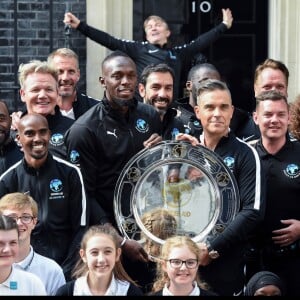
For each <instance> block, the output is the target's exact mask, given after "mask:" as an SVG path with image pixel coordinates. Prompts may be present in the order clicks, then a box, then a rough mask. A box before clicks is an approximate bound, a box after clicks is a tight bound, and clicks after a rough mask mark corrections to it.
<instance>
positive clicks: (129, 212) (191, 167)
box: [114, 141, 239, 244]
mask: <svg viewBox="0 0 300 300" xmlns="http://www.w3.org/2000/svg"><path fill="white" fill-rule="evenodd" d="M238 210H239V194H238V189H237V184H236V181H235V178H234V176H233V175H232V173H231V171H230V169H229V168H228V167H227V166H226V165H225V163H224V162H223V161H222V159H221V158H220V157H219V156H218V155H217V154H216V153H214V152H213V151H211V150H209V149H207V148H205V147H203V146H197V147H195V146H192V145H191V144H190V143H188V142H175V141H164V142H161V143H159V144H157V145H156V146H154V147H152V148H149V149H143V150H142V151H140V152H139V153H137V154H136V155H135V156H134V157H133V158H132V159H131V160H130V161H129V162H128V163H127V164H126V166H125V167H124V169H123V171H122V173H121V174H120V176H119V179H118V182H117V185H116V188H115V193H114V213H115V218H116V221H117V224H118V227H119V229H120V231H121V232H122V234H123V235H124V236H125V237H127V238H130V239H135V240H137V241H139V242H141V243H143V242H144V240H145V238H148V239H150V240H152V241H153V242H155V243H158V244H163V243H164V240H165V239H166V238H167V237H168V236H170V235H175V234H176V235H188V236H190V237H191V238H192V239H193V240H194V241H195V242H207V241H209V240H210V239H213V238H214V237H215V236H216V235H218V234H219V233H220V232H222V231H223V230H224V229H225V228H226V226H227V225H228V224H229V223H230V222H231V221H232V220H233V219H234V217H235V215H236V213H237V211H238ZM158 212H159V213H158ZM149 215H152V216H154V215H156V216H158V218H162V216H164V218H165V216H166V215H168V218H167V219H166V220H168V221H167V222H166V223H165V225H164V226H163V227H160V229H159V231H154V230H152V229H153V226H152V225H153V224H150V223H151V222H154V221H157V220H150V221H149V219H147V217H146V216H149ZM156 218H157V217H156ZM158 221H161V220H158ZM149 222H150V223H149ZM150 228H151V229H150Z"/></svg>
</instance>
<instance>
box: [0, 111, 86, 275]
mask: <svg viewBox="0 0 300 300" xmlns="http://www.w3.org/2000/svg"><path fill="white" fill-rule="evenodd" d="M50 136H51V133H50V130H49V127H48V122H47V119H46V118H45V117H44V116H42V115H41V114H37V113H32V114H26V115H24V116H23V117H21V119H20V122H19V127H18V135H17V139H18V142H19V143H20V145H21V146H22V149H23V151H24V159H22V160H20V161H18V162H17V163H15V164H14V165H13V166H11V168H9V169H8V170H7V171H6V172H4V173H3V174H2V175H1V176H0V197H3V196H4V195H6V194H8V193H14V192H20V193H26V194H29V195H30V196H32V197H33V198H34V199H36V201H37V203H38V206H39V212H38V220H39V222H38V223H37V224H36V226H35V228H34V230H33V232H32V236H31V243H32V246H33V248H34V249H35V251H36V252H38V253H39V254H41V255H44V256H47V257H49V258H52V259H54V260H55V261H56V262H57V263H58V264H59V265H61V266H62V268H63V270H64V274H65V276H66V279H68V278H69V276H70V274H69V272H70V270H71V268H72V267H73V263H75V260H76V255H77V254H78V252H77V250H78V249H77V247H79V243H80V239H81V233H82V232H83V230H84V229H85V226H86V225H87V218H86V209H87V208H86V205H87V203H86V195H85V189H84V186H83V180H82V175H81V172H80V170H79V169H78V168H77V167H76V166H73V165H72V164H71V163H69V162H67V161H65V160H63V159H60V158H58V157H56V156H53V155H52V154H51V153H50V151H49V150H48V145H49V141H50Z"/></svg>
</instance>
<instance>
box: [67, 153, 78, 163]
mask: <svg viewBox="0 0 300 300" xmlns="http://www.w3.org/2000/svg"><path fill="white" fill-rule="evenodd" d="M69 158H70V162H71V163H72V164H76V163H78V162H79V158H80V155H79V153H78V151H76V150H72V151H71V153H70V156H69Z"/></svg>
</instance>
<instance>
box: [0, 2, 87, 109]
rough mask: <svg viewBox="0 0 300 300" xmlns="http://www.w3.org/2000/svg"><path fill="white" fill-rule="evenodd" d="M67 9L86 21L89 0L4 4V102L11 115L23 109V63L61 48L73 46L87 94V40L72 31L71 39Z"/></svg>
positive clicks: (0, 68)
mask: <svg viewBox="0 0 300 300" xmlns="http://www.w3.org/2000/svg"><path fill="white" fill-rule="evenodd" d="M66 3H67V4H66ZM66 6H68V7H69V9H70V10H71V11H72V12H73V13H74V14H75V15H76V16H78V17H79V18H80V19H82V20H85V18H86V1H85V0H65V1H60V0H56V1H55V0H1V1H0V99H3V100H5V101H7V103H8V105H9V108H10V111H11V112H12V111H15V110H19V109H21V108H22V107H23V105H22V102H21V101H20V99H19V91H18V89H19V85H18V80H17V70H18V66H19V64H20V63H26V62H29V61H30V60H32V59H39V60H46V59H47V55H48V54H49V53H50V52H51V51H53V50H55V49H57V48H60V47H65V46H69V47H70V48H71V49H73V50H74V51H75V52H76V53H77V54H78V55H79V63H80V71H81V80H80V82H79V88H80V89H81V90H82V91H83V92H85V89H86V82H85V78H86V76H85V75H86V38H85V37H84V35H82V34H80V33H79V32H77V31H76V30H71V32H70V36H69V39H68V37H67V35H66V34H65V30H64V23H63V17H64V13H65V10H66Z"/></svg>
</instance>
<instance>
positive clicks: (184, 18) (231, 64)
mask: <svg viewBox="0 0 300 300" xmlns="http://www.w3.org/2000/svg"><path fill="white" fill-rule="evenodd" d="M133 7H134V8H133V24H134V27H133V38H134V39H135V40H142V39H144V34H143V29H142V28H143V20H144V19H145V18H146V17H148V16H149V15H150V14H155V15H159V16H161V17H163V18H164V19H166V21H167V22H168V24H169V26H170V29H171V31H172V36H171V43H172V44H174V45H179V44H183V43H188V42H189V41H191V40H192V39H193V38H195V37H197V36H198V35H199V34H201V33H204V32H206V31H208V30H209V29H211V28H212V27H214V26H215V25H217V24H218V23H219V22H221V20H222V12H221V9H222V8H230V9H231V10H232V13H233V18H234V23H233V26H232V28H231V29H230V30H229V31H228V32H226V33H225V34H224V35H223V36H222V37H221V38H220V39H219V40H217V41H216V42H214V43H213V44H212V45H211V46H210V47H208V48H207V49H206V50H205V51H203V52H202V53H199V57H195V58H191V64H190V65H189V66H185V69H184V70H183V73H182V80H181V84H182V94H183V91H184V84H185V80H186V75H187V72H188V70H189V68H190V67H191V66H192V64H193V63H195V62H196V61H197V59H198V58H199V61H200V62H201V61H203V60H205V59H206V60H207V61H208V62H210V63H213V64H214V65H215V66H216V67H217V68H218V70H219V71H220V73H221V75H222V77H223V79H224V80H225V81H226V82H227V84H228V85H229V87H230V90H231V93H232V98H233V104H234V105H235V106H237V107H240V108H244V109H246V110H248V111H251V110H253V108H254V105H255V101H254V95H253V73H254V70H255V67H256V65H257V64H259V63H260V62H262V61H263V60H264V59H265V58H266V57H267V53H268V43H267V41H268V0H239V1H237V0H194V1H192V0H163V1H161V0H133ZM203 55H204V58H203Z"/></svg>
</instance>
